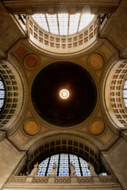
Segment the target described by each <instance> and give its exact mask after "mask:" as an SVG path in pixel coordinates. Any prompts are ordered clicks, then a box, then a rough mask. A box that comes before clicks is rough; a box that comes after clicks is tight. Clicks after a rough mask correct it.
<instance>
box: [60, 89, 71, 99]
mask: <svg viewBox="0 0 127 190" xmlns="http://www.w3.org/2000/svg"><path fill="white" fill-rule="evenodd" d="M59 95H60V97H61V98H62V99H67V98H68V97H69V91H68V90H67V89H62V90H61V91H60V93H59Z"/></svg>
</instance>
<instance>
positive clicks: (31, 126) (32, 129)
mask: <svg viewBox="0 0 127 190" xmlns="http://www.w3.org/2000/svg"><path fill="white" fill-rule="evenodd" d="M24 130H25V132H26V133H27V134H29V135H35V134H36V133H37V132H38V130H39V127H38V125H37V123H36V122H35V121H27V122H25V125H24Z"/></svg>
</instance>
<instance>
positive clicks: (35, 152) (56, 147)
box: [27, 130, 103, 172]
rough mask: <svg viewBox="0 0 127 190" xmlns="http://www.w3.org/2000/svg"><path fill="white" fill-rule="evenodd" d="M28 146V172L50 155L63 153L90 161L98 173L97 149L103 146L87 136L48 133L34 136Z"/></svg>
mask: <svg viewBox="0 0 127 190" xmlns="http://www.w3.org/2000/svg"><path fill="white" fill-rule="evenodd" d="M28 146H29V150H28V171H29V172H30V170H31V169H32V168H33V165H34V164H35V163H36V162H37V161H38V162H39V163H40V162H41V161H42V160H44V159H45V158H47V157H48V156H50V155H52V154H57V153H64V152H68V153H72V154H76V155H78V156H80V157H82V158H84V159H85V160H86V161H88V162H89V161H90V162H91V163H92V164H93V165H94V167H95V168H96V170H97V171H98V172H99V167H100V166H99V160H100V158H99V157H100V154H99V149H101V148H102V146H103V145H102V144H101V143H100V142H99V141H98V140H95V139H94V138H93V139H92V138H91V137H90V135H88V134H85V133H81V132H78V131H72V130H70V131H68V130H61V131H49V132H46V134H40V135H38V136H36V137H35V138H34V139H32V140H31V141H29V143H27V147H28Z"/></svg>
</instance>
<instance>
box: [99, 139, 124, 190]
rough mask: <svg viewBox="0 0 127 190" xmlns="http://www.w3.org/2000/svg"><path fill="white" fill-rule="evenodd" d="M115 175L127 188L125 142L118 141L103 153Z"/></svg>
mask: <svg viewBox="0 0 127 190" xmlns="http://www.w3.org/2000/svg"><path fill="white" fill-rule="evenodd" d="M103 156H104V158H105V159H106V161H107V162H108V164H109V166H110V168H111V169H112V171H113V172H114V174H115V176H116V177H117V179H118V180H119V182H120V183H121V184H122V186H123V188H124V190H127V142H125V141H123V140H121V141H118V142H117V144H116V145H114V147H113V148H112V149H111V150H109V152H108V153H103Z"/></svg>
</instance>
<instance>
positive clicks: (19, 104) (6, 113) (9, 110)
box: [0, 56, 28, 135]
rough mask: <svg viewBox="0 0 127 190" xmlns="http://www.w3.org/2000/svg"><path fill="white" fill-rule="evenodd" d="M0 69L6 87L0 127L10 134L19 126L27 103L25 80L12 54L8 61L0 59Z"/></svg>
mask: <svg viewBox="0 0 127 190" xmlns="http://www.w3.org/2000/svg"><path fill="white" fill-rule="evenodd" d="M10 62H11V64H10ZM0 70H1V71H0V72H1V76H2V78H3V80H4V84H5V89H6V100H5V104H4V108H3V110H2V113H1V116H0V128H2V129H7V132H8V135H10V134H11V133H13V132H14V131H15V130H16V129H17V128H18V127H19V125H20V123H21V122H22V117H23V116H24V115H25V111H26V107H27V104H28V101H27V98H28V87H27V80H26V76H25V74H24V71H23V69H22V67H21V66H20V64H19V63H18V61H17V60H16V59H15V58H14V57H13V56H9V60H8V61H4V60H1V64H0Z"/></svg>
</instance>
